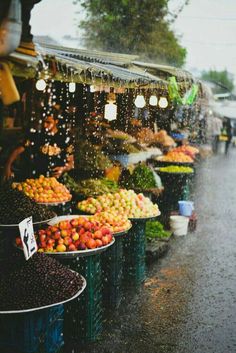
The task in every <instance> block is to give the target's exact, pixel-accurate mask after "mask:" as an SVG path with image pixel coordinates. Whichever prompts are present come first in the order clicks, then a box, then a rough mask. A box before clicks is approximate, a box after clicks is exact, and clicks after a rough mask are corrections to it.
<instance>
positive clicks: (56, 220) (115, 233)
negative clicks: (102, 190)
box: [48, 214, 132, 251]
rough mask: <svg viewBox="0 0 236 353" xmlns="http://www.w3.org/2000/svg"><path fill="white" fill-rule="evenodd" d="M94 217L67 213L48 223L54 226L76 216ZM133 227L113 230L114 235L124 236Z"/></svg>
mask: <svg viewBox="0 0 236 353" xmlns="http://www.w3.org/2000/svg"><path fill="white" fill-rule="evenodd" d="M83 216H84V217H88V218H89V217H92V216H93V215H91V214H90V215H82V214H81V215H67V216H57V217H55V218H53V219H52V220H51V221H50V222H48V224H49V225H50V226H54V225H55V224H57V223H59V222H61V221H70V220H71V219H75V218H80V217H83ZM131 227H132V225H131V226H130V227H129V228H127V229H124V230H122V231H120V232H114V233H113V232H112V235H113V236H114V237H118V236H122V235H125V234H126V233H127V232H128V231H129V230H130V228H131ZM83 251H85V250H83Z"/></svg>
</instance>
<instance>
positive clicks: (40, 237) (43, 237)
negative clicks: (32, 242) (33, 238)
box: [39, 234, 47, 243]
mask: <svg viewBox="0 0 236 353" xmlns="http://www.w3.org/2000/svg"><path fill="white" fill-rule="evenodd" d="M46 238H47V236H46V234H41V235H40V236H39V240H40V243H42V242H44V241H45V240H46Z"/></svg>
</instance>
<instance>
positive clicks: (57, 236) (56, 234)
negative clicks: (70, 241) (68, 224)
mask: <svg viewBox="0 0 236 353" xmlns="http://www.w3.org/2000/svg"><path fill="white" fill-rule="evenodd" d="M52 237H53V239H55V240H57V239H60V237H61V231H60V230H57V231H56V232H55V233H54V234H53V236H52Z"/></svg>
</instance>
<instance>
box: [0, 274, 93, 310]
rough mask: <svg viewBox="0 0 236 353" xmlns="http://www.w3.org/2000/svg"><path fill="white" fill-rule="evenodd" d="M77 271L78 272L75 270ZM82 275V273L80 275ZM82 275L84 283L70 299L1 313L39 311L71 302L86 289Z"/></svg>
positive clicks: (84, 282)
mask: <svg viewBox="0 0 236 353" xmlns="http://www.w3.org/2000/svg"><path fill="white" fill-rule="evenodd" d="M70 271H72V270H70ZM72 272H75V271H72ZM75 273H76V272H75ZM80 276H81V275H80ZM81 277H82V280H83V285H82V288H80V290H79V291H78V292H77V293H76V294H75V295H73V297H71V298H69V299H66V300H64V301H62V302H59V303H53V304H50V305H45V306H41V307H36V308H31V309H26V310H9V311H0V314H4V315H5V314H24V313H28V312H31V311H37V310H43V309H47V308H51V307H53V306H57V305H61V304H65V303H68V302H70V301H71V300H74V299H75V298H77V297H78V296H79V295H81V294H82V292H83V291H84V290H85V288H86V285H87V282H86V279H85V278H84V277H83V276H81Z"/></svg>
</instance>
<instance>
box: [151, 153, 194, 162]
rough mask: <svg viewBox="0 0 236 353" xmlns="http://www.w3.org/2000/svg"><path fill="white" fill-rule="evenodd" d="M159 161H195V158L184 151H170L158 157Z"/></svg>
mask: <svg viewBox="0 0 236 353" xmlns="http://www.w3.org/2000/svg"><path fill="white" fill-rule="evenodd" d="M157 160H158V161H163V162H178V163H193V162H194V161H193V159H192V158H191V157H190V156H187V155H186V154H185V153H182V152H175V151H170V152H168V153H167V154H166V155H165V156H161V157H158V158H157Z"/></svg>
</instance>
